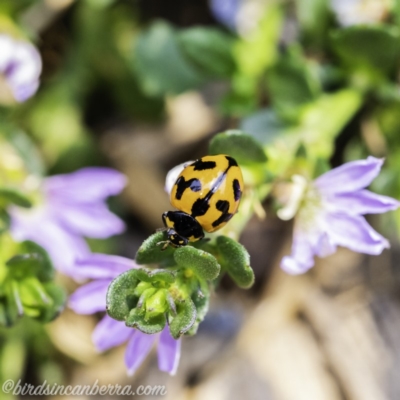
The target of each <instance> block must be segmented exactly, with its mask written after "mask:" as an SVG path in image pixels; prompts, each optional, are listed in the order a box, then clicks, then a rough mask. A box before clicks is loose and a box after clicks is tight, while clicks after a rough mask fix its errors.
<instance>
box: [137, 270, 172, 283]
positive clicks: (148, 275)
mask: <svg viewBox="0 0 400 400" xmlns="http://www.w3.org/2000/svg"><path fill="white" fill-rule="evenodd" d="M136 276H137V277H138V279H139V280H141V281H143V282H158V281H163V282H166V283H172V282H174V281H175V273H174V272H173V271H168V270H165V269H138V270H137V272H136Z"/></svg>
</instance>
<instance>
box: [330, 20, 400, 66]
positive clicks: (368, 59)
mask: <svg viewBox="0 0 400 400" xmlns="http://www.w3.org/2000/svg"><path fill="white" fill-rule="evenodd" d="M332 46H333V49H334V50H335V52H336V54H337V55H338V56H339V57H340V58H341V59H342V61H343V63H344V64H345V65H347V66H348V67H350V68H352V69H362V70H366V71H369V70H374V71H378V72H379V73H383V74H387V73H389V72H391V71H393V70H394V68H395V66H396V65H397V63H398V61H399V57H400V29H399V28H398V27H394V26H388V25H368V26H367V25H365V26H353V27H349V28H346V29H340V30H337V31H335V32H334V33H333V34H332Z"/></svg>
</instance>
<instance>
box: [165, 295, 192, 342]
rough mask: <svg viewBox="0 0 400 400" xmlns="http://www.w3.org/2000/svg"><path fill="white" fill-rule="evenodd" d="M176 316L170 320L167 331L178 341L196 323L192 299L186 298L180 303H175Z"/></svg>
mask: <svg viewBox="0 0 400 400" xmlns="http://www.w3.org/2000/svg"><path fill="white" fill-rule="evenodd" d="M176 311H177V315H176V316H175V317H174V318H173V319H172V321H171V323H170V325H169V329H170V332H171V335H172V337H173V338H174V339H179V337H180V336H182V335H183V334H184V333H186V332H187V331H189V329H190V328H191V327H192V326H193V324H194V323H195V321H196V306H195V305H194V303H193V301H192V299H190V298H187V299H185V300H183V301H182V302H178V303H176Z"/></svg>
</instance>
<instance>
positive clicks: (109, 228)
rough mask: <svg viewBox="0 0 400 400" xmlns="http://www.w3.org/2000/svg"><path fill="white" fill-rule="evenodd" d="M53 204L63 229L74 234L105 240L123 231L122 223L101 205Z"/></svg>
mask: <svg viewBox="0 0 400 400" xmlns="http://www.w3.org/2000/svg"><path fill="white" fill-rule="evenodd" d="M57 203H58V202H53V204H52V208H53V209H54V208H56V207H58V208H59V209H58V210H57V211H56V212H54V216H55V218H57V219H58V220H59V221H60V223H62V224H63V225H64V227H65V228H66V229H67V230H69V231H71V232H74V233H76V234H79V235H82V236H87V237H92V238H107V237H110V236H113V235H116V234H118V233H121V232H123V231H124V229H125V224H124V222H123V221H122V220H121V219H120V218H118V217H117V216H116V215H115V214H113V213H111V212H110V211H109V210H108V208H107V207H106V206H105V205H104V204H102V203H98V204H83V205H81V204H73V205H71V204H65V203H64V204H62V203H61V204H57Z"/></svg>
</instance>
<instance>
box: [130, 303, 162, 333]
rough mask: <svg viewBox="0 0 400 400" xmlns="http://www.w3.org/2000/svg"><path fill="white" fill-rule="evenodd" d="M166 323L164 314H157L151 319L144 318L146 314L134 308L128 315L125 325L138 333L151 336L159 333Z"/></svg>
mask: <svg viewBox="0 0 400 400" xmlns="http://www.w3.org/2000/svg"><path fill="white" fill-rule="evenodd" d="M166 322H167V319H166V317H165V314H159V315H157V316H155V317H152V318H146V313H145V312H144V311H142V310H138V309H137V308H134V309H133V310H131V312H130V313H129V316H128V318H127V319H126V321H125V324H126V326H129V327H131V328H136V329H139V331H141V332H143V333H147V334H149V335H151V334H153V333H157V332H161V331H162V330H163V329H164V326H165V324H166Z"/></svg>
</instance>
